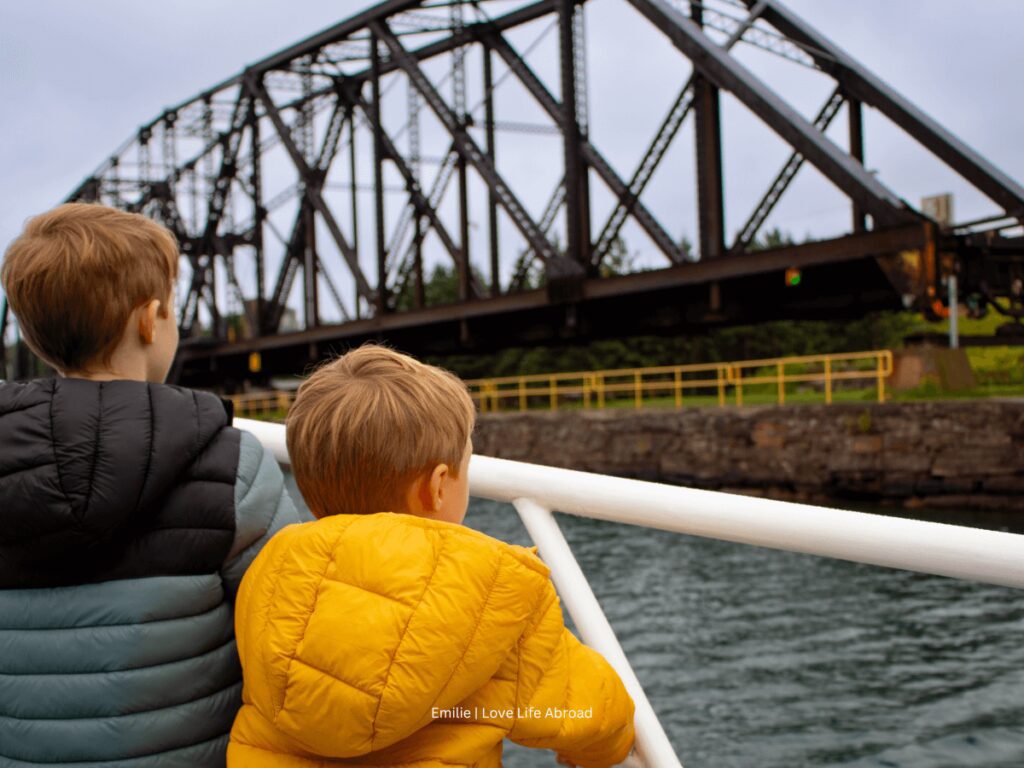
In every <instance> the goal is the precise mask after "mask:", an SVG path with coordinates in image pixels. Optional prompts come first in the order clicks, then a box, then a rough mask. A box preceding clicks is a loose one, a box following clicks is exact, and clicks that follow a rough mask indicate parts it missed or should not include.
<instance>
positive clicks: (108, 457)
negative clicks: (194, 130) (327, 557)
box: [0, 204, 297, 768]
mask: <svg viewBox="0 0 1024 768" xmlns="http://www.w3.org/2000/svg"><path fill="white" fill-rule="evenodd" d="M177 272H178V247H177V243H176V242H175V240H174V237H173V236H172V235H171V233H170V232H168V231H167V230H166V229H164V228H163V227H161V226H159V225H158V224H155V223H154V222H152V221H149V220H148V219H146V218H144V217H142V216H139V215H136V214H130V213H125V212H123V211H119V210H115V209H113V208H106V207H103V206H99V205H83V204H69V205H62V206H60V207H59V208H56V209H55V210H53V211H50V212H49V213H46V214H43V215H41V216H37V217H35V218H33V219H31V220H30V221H29V222H28V223H27V225H26V226H25V231H24V232H23V233H22V235H21V236H20V237H19V238H18V239H17V240H15V241H14V242H13V243H12V244H11V246H10V247H9V248H8V250H7V253H6V255H5V258H4V262H3V267H2V270H0V279H2V282H3V287H4V290H5V292H6V294H7V297H8V299H9V301H10V305H11V307H12V309H13V311H14V314H15V315H16V316H17V318H18V322H19V324H20V328H21V334H22V336H23V338H24V339H25V340H26V342H27V343H28V344H29V346H30V347H31V349H32V350H33V351H34V352H35V353H36V354H37V355H39V357H41V358H42V359H43V360H45V361H46V362H47V363H49V364H50V365H51V366H52V367H53V368H55V369H56V371H57V372H58V374H59V376H57V377H54V378H51V379H41V380H36V381H28V382H15V383H2V384H0V765H10V766H16V765H17V766H23V765H29V764H31V765H33V766H43V765H46V766H55V765H62V766H66V765H75V766H79V767H80V768H87V767H89V766H100V765H103V766H121V767H123V768H129V766H130V767H131V768H186V767H187V768H206V767H207V766H209V767H211V768H212V767H214V766H223V765H224V764H225V759H226V750H227V742H228V733H229V731H230V728H231V723H232V721H233V720H234V717H235V714H236V713H237V711H238V708H239V706H240V705H241V687H242V684H241V670H240V669H239V665H238V655H237V650H236V647H235V641H234V631H233V620H234V611H233V608H232V604H233V600H234V594H235V592H236V591H237V587H238V584H239V582H240V581H241V578H242V574H243V572H244V571H245V569H246V568H247V567H248V565H249V563H250V562H251V561H252V559H253V558H254V557H255V556H256V553H257V551H258V550H259V549H260V548H261V547H262V546H263V544H264V543H265V542H266V541H267V539H268V538H269V537H270V535H271V534H272V533H273V532H274V531H276V530H277V529H278V528H280V527H282V526H283V525H285V524H286V523H290V522H297V518H296V513H295V508H294V506H293V505H292V503H291V500H290V499H289V498H288V496H287V495H286V494H285V492H284V488H283V480H282V476H281V472H280V470H279V469H278V467H277V464H276V463H275V462H274V461H273V459H272V458H271V457H270V456H269V455H267V454H265V453H264V452H263V449H262V447H261V446H260V445H259V443H258V442H256V440H255V438H253V437H252V436H251V435H248V434H245V433H241V432H239V431H238V430H236V429H232V428H231V427H230V426H229V417H228V414H227V412H226V411H225V408H224V406H223V404H222V403H221V401H220V400H219V399H218V398H216V397H215V396H213V395H211V394H207V393H202V392H193V391H191V390H188V389H183V388H180V387H173V386H166V385H164V384H162V383H161V382H163V380H164V378H165V377H166V376H167V372H168V370H169V368H170V365H171V361H172V359H173V357H174V354H175V349H176V347H177V342H178V331H177V326H176V324H175V318H174V311H173V306H172V305H173V295H174V284H175V280H176V278H177Z"/></svg>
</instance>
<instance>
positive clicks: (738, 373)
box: [729, 365, 743, 405]
mask: <svg viewBox="0 0 1024 768" xmlns="http://www.w3.org/2000/svg"><path fill="white" fill-rule="evenodd" d="M729 378H731V379H732V382H733V386H735V387H736V405H743V369H742V368H740V367H739V366H735V365H730V366H729Z"/></svg>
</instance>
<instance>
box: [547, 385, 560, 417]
mask: <svg viewBox="0 0 1024 768" xmlns="http://www.w3.org/2000/svg"><path fill="white" fill-rule="evenodd" d="M548 394H549V395H550V397H551V410H552V411H557V410H558V382H556V381H555V379H554V377H551V378H550V379H548Z"/></svg>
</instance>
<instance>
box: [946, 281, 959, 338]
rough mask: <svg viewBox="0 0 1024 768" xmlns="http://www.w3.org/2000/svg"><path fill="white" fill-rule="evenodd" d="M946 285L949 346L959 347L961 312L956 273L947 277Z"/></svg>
mask: <svg viewBox="0 0 1024 768" xmlns="http://www.w3.org/2000/svg"><path fill="white" fill-rule="evenodd" d="M946 286H947V287H948V288H949V348H950V349H957V348H958V347H959V346H960V330H959V327H958V324H959V313H958V312H957V305H958V304H959V301H960V299H959V297H958V296H957V285H956V275H950V276H949V277H947V278H946Z"/></svg>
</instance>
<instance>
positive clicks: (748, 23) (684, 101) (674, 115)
mask: <svg viewBox="0 0 1024 768" xmlns="http://www.w3.org/2000/svg"><path fill="white" fill-rule="evenodd" d="M766 2H767V0H757V4H756V5H755V6H754V7H753V8H752V9H751V11H750V13H749V15H748V16H747V18H746V19H744V20H743V21H742V22H740V23H739V25H738V26H737V27H736V29H735V30H733V32H732V34H730V35H729V37H728V39H726V41H725V42H724V43H722V48H723V49H725V50H729V49H730V48H732V47H733V46H734V45H735V44H736V43H737V42H739V40H740V39H741V38H742V37H743V33H744V32H746V31H747V30H748V29H750V27H752V26H753V24H754V22H755V21H756V20H757V19H758V18H759V17H760V15H761V11H762V10H763V9H764V6H765V4H766ZM694 80H695V78H694V76H693V75H691V76H690V77H689V78H688V79H687V81H686V84H685V85H684V86H683V87H682V90H680V91H679V95H678V96H676V100H675V101H674V102H673V103H672V107H671V108H670V109H669V111H668V114H666V115H665V119H664V120H662V122H661V127H660V128H658V132H657V133H656V134H655V135H654V138H653V139H651V143H650V144H649V145H648V147H647V151H646V152H645V153H644V156H643V159H641V160H640V163H639V164H638V165H637V167H636V171H634V172H633V176H632V178H631V179H630V180H629V195H628V196H627V197H626V199H625V200H620V201H619V202H618V203H617V204H616V206H615V208H614V209H613V210H612V212H611V213H610V214H609V215H608V218H607V220H606V221H605V224H604V226H603V227H602V228H601V234H600V235H598V238H597V245H595V246H594V259H595V260H596V261H600V259H602V258H604V256H605V254H607V253H608V251H609V249H610V248H611V247H612V243H614V242H615V240H616V238H618V236H619V232H621V231H622V226H623V224H625V223H626V217H627V216H629V214H630V212H631V210H632V208H633V201H634V200H636V199H637V198H639V197H640V195H641V194H643V191H644V190H645V189H646V188H647V183H648V182H649V181H650V180H651V177H652V176H654V172H655V171H656V170H657V168H658V166H659V165H660V164H661V159H662V158H663V157H664V156H665V153H666V152H667V151H668V148H669V146H670V145H671V144H672V140H673V139H674V138H675V137H676V134H677V133H679V129H680V128H681V127H682V126H683V122H684V121H685V120H686V116H687V115H688V114H690V110H691V109H692V108H693V96H694V92H693V84H694Z"/></svg>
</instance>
